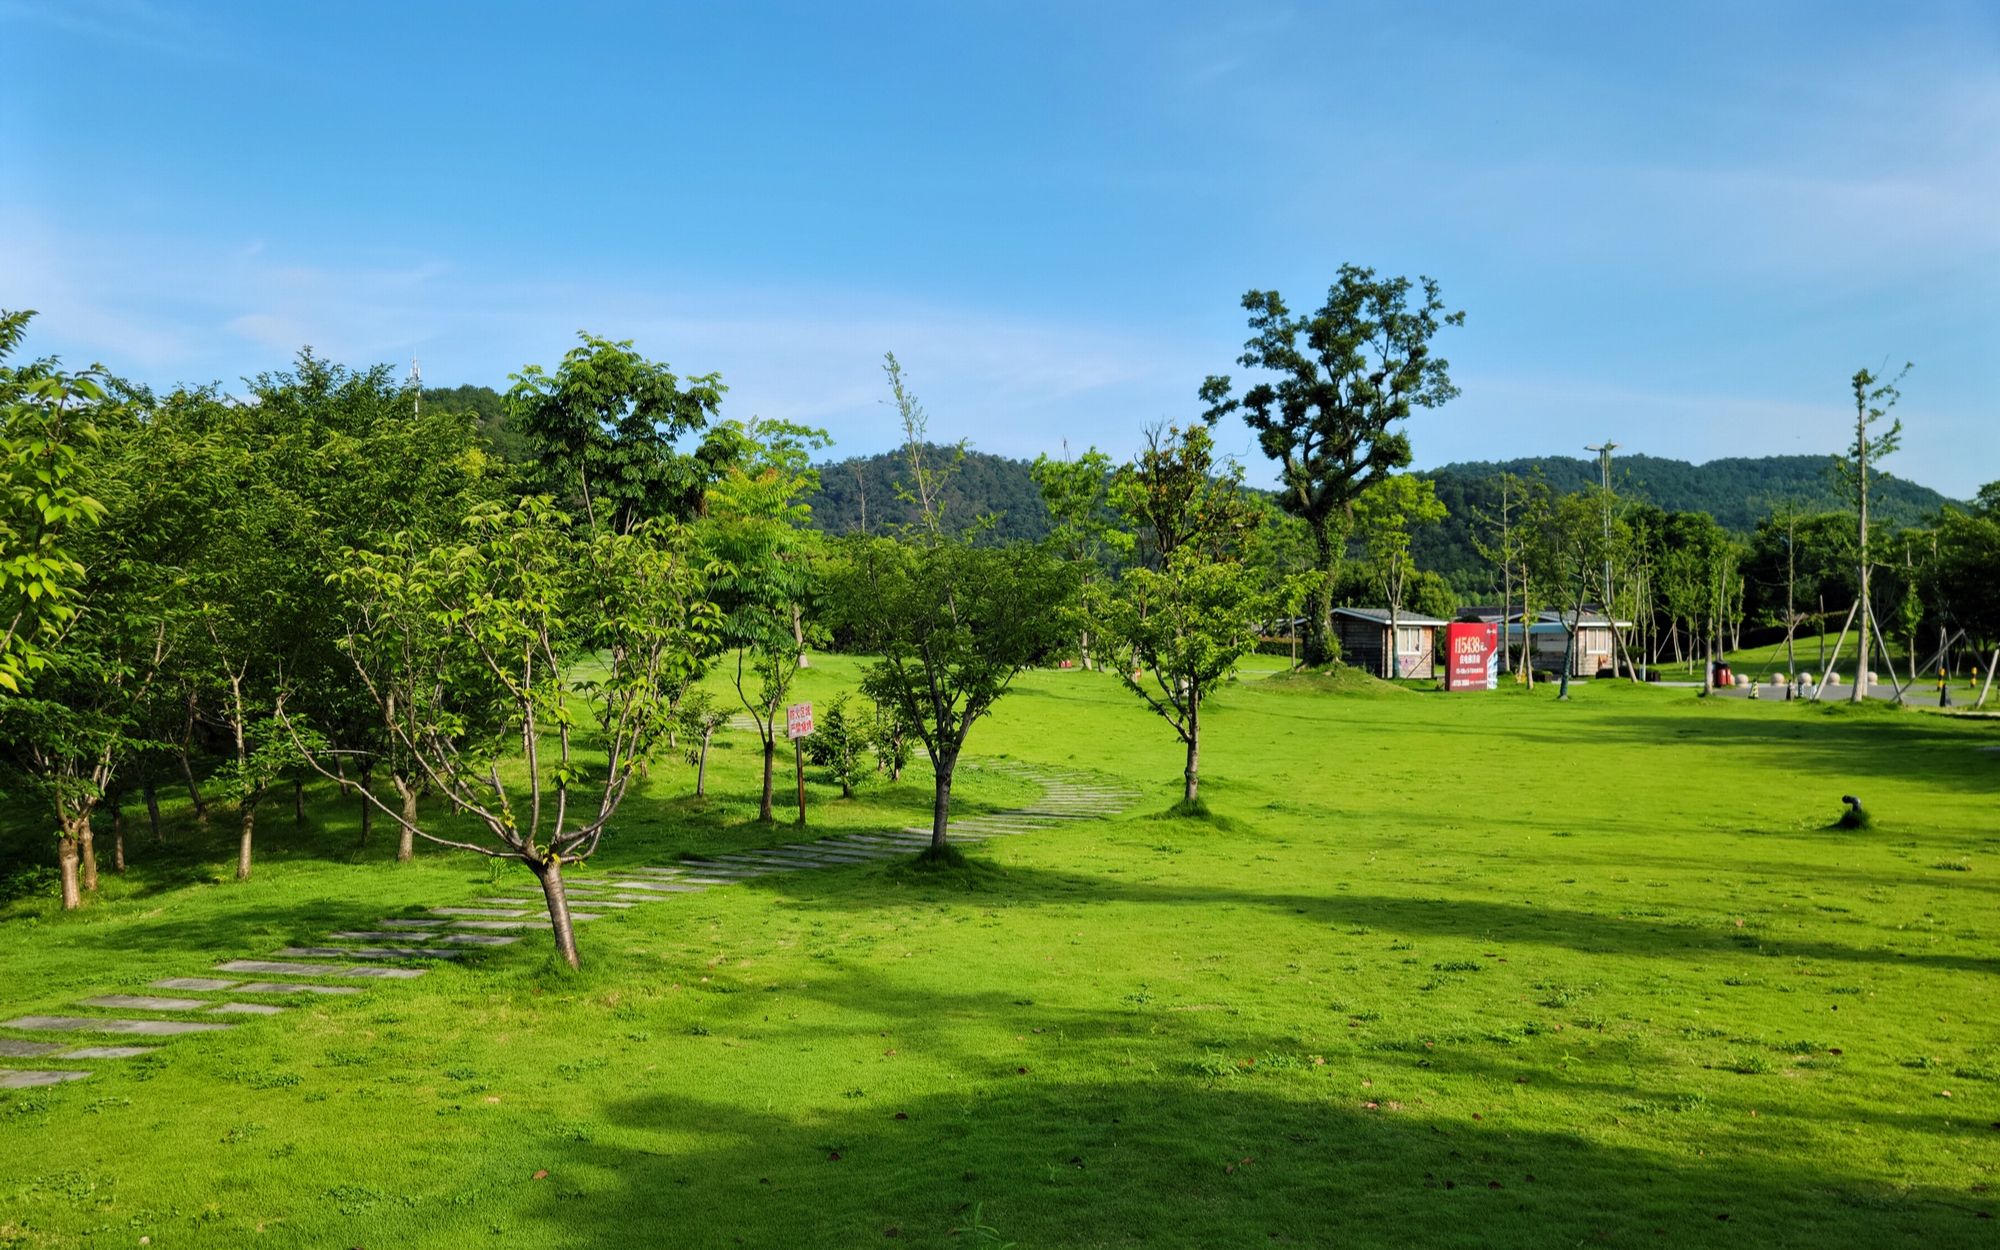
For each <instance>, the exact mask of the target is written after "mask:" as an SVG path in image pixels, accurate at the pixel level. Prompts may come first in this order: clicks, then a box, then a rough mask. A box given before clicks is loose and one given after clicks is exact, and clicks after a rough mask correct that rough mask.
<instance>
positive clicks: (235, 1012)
mask: <svg viewBox="0 0 2000 1250" xmlns="http://www.w3.org/2000/svg"><path fill="white" fill-rule="evenodd" d="M208 1010H209V1013H210V1014H211V1015H217V1016H275V1015H277V1014H279V1013H280V1012H282V1011H284V1008H283V1007H273V1006H272V1005H271V1004H269V1003H217V1004H216V1005H215V1006H213V1007H210V1008H209V1009H208Z"/></svg>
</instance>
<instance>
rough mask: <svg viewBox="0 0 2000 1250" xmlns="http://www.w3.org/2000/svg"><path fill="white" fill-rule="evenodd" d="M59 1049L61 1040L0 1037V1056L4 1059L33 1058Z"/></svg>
mask: <svg viewBox="0 0 2000 1250" xmlns="http://www.w3.org/2000/svg"><path fill="white" fill-rule="evenodd" d="M61 1049H62V1043H61V1042H17V1041H15V1040H14V1039H13V1038H11V1037H0V1058H4V1059H33V1058H34V1057H35V1056H37V1055H52V1054H54V1053H55V1052H56V1051H59V1050H61Z"/></svg>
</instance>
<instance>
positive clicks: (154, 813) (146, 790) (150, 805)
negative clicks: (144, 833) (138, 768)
mask: <svg viewBox="0 0 2000 1250" xmlns="http://www.w3.org/2000/svg"><path fill="white" fill-rule="evenodd" d="M139 792H140V793H141V794H143V795H144V796H145V798H146V819H147V820H148V821H149V822H151V824H152V826H153V841H155V842H164V841H166V840H167V839H166V835H165V834H163V833H161V832H160V796H159V794H158V793H157V792H155V791H154V789H153V783H152V782H150V781H148V782H146V783H145V784H143V785H141V786H140V787H139Z"/></svg>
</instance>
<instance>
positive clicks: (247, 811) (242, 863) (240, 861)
mask: <svg viewBox="0 0 2000 1250" xmlns="http://www.w3.org/2000/svg"><path fill="white" fill-rule="evenodd" d="M260 797H262V796H261V795H251V796H247V797H245V798H244V800H243V829H242V832H241V833H240V834H239V835H238V838H237V842H236V879H237V880H238V881H248V880H249V879H250V841H251V836H252V835H253V834H254V833H255V832H256V831H257V800H258V798H260Z"/></svg>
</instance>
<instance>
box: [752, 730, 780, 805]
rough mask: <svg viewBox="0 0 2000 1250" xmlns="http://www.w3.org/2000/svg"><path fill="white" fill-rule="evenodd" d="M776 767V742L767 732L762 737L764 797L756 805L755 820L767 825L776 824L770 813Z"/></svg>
mask: <svg viewBox="0 0 2000 1250" xmlns="http://www.w3.org/2000/svg"><path fill="white" fill-rule="evenodd" d="M777 767H778V742H777V739H776V738H775V737H774V736H773V735H772V734H771V733H769V732H766V733H765V735H764V796H763V798H761V799H760V800H758V803H757V819H758V820H760V821H762V822H763V823H765V824H767V825H771V824H776V823H777V820H778V818H777V817H776V816H775V815H773V814H772V812H771V798H772V790H771V786H772V778H773V776H774V774H775V773H776V771H777Z"/></svg>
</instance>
